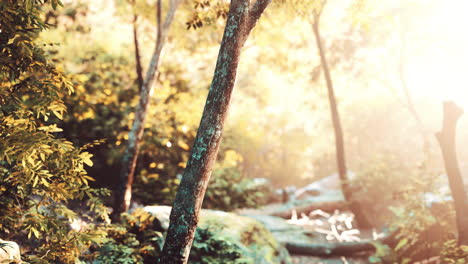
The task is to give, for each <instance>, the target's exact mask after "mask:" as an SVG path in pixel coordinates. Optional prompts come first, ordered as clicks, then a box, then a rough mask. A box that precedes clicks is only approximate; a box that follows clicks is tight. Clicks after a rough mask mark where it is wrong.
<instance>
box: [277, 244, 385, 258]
mask: <svg viewBox="0 0 468 264" xmlns="http://www.w3.org/2000/svg"><path fill="white" fill-rule="evenodd" d="M374 242H375V243H376V242H377V241H356V242H335V243H326V244H304V243H295V242H286V243H285V245H284V246H285V247H286V249H287V250H288V251H289V253H290V254H291V255H306V256H317V257H331V256H352V255H356V254H358V253H361V254H362V253H364V252H372V251H374V250H375V246H374V244H373V243H374Z"/></svg>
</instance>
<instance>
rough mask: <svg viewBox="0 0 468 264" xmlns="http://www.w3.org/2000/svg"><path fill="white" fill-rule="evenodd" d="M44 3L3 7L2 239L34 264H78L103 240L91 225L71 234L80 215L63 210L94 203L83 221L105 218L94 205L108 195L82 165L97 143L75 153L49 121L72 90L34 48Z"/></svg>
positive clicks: (39, 49) (0, 10) (61, 111)
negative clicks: (73, 204)
mask: <svg viewBox="0 0 468 264" xmlns="http://www.w3.org/2000/svg"><path fill="white" fill-rule="evenodd" d="M45 2H47V1H3V2H2V3H1V4H0V13H1V14H2V16H0V50H1V51H2V52H1V53H0V61H1V62H2V63H1V64H0V197H1V200H0V207H1V208H2V210H1V212H0V236H1V237H3V238H7V239H10V240H15V241H21V242H22V243H21V246H22V247H23V249H25V251H26V252H27V254H28V256H27V257H26V259H27V260H28V261H30V262H31V263H50V262H60V263H73V262H74V261H75V260H77V259H78V257H79V256H80V255H81V253H82V252H83V251H85V250H87V248H88V247H89V246H90V245H91V244H94V243H98V244H99V243H102V242H103V239H104V238H105V235H106V234H105V232H104V231H103V230H102V229H101V228H98V227H96V226H94V225H92V224H90V225H88V226H87V227H84V228H82V229H80V230H76V229H73V228H71V226H70V223H71V221H72V220H74V219H77V218H79V217H80V215H78V214H77V213H75V212H73V211H72V210H71V209H70V208H69V207H67V206H66V205H65V204H66V203H67V202H69V201H71V200H77V201H83V200H84V199H85V198H92V199H90V200H89V202H88V204H87V205H88V206H89V207H88V208H89V210H90V212H91V213H90V214H86V215H85V216H84V217H86V216H88V217H90V218H93V217H95V216H98V217H100V218H102V219H103V220H107V214H106V210H105V209H104V208H103V206H102V204H101V203H100V200H99V199H96V196H99V195H100V194H103V192H102V191H100V190H93V189H91V188H90V187H89V186H88V181H92V180H93V179H92V178H91V177H89V176H88V175H87V173H86V170H85V165H88V166H91V165H92V164H93V163H92V161H91V159H90V158H91V157H92V155H91V154H90V153H88V152H86V151H85V149H86V148H88V147H91V146H92V144H91V145H87V146H86V145H85V146H83V147H81V148H77V147H75V146H74V145H73V144H72V143H71V142H69V141H66V140H64V139H61V138H58V137H57V136H56V135H57V134H56V133H57V132H60V131H61V129H60V128H59V127H57V125H56V124H55V123H53V122H52V119H54V118H56V119H62V118H63V115H64V113H65V110H66V107H65V104H64V102H63V101H62V98H63V97H64V96H65V95H66V94H69V93H71V92H72V91H73V85H72V83H71V81H70V80H69V79H68V78H67V76H65V75H64V74H63V73H62V72H61V71H60V70H58V69H57V68H56V67H55V66H54V65H53V64H52V63H51V62H50V59H49V58H48V56H47V55H46V53H45V51H44V46H45V45H41V44H38V43H37V41H36V37H37V35H38V34H39V33H40V32H41V31H43V30H45V29H46V28H47V27H46V25H45V23H44V21H43V20H42V19H41V8H42V6H44V5H45ZM49 3H50V4H51V5H52V7H53V8H55V7H56V6H57V5H59V4H61V3H60V1H57V0H52V1H49ZM81 217H83V215H81Z"/></svg>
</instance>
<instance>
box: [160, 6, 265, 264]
mask: <svg viewBox="0 0 468 264" xmlns="http://www.w3.org/2000/svg"><path fill="white" fill-rule="evenodd" d="M270 1H271V0H257V1H256V2H255V3H254V4H252V5H250V3H249V2H250V1H249V0H232V1H231V4H230V8H229V13H228V17H227V22H226V28H225V31H224V36H223V40H222V42H221V48H220V51H219V54H218V60H217V63H216V68H215V72H214V77H213V81H212V83H211V87H210V91H209V93H208V98H207V100H206V104H205V109H204V111H203V115H202V118H201V121H200V126H199V128H198V132H197V136H196V138H195V143H194V145H193V147H192V150H191V155H190V158H189V160H188V162H187V166H186V168H185V170H184V173H183V176H182V180H181V182H180V185H179V189H178V191H177V194H176V197H175V200H174V204H173V207H172V211H171V216H170V225H169V228H168V231H167V236H166V241H165V243H164V248H163V254H162V257H161V259H160V260H159V263H161V264H162V263H171V264H184V263H187V261H188V257H189V253H190V248H191V246H192V242H193V238H194V236H195V229H196V227H197V224H198V217H199V212H200V208H201V205H202V202H203V197H204V195H205V191H206V188H207V186H208V181H209V179H210V175H211V171H212V168H213V165H214V163H215V160H216V156H217V153H218V148H219V143H220V140H221V135H222V133H223V126H224V120H225V118H226V114H227V110H228V107H229V102H230V98H231V93H232V90H233V87H234V83H235V80H236V72H237V65H238V62H239V56H240V53H241V48H242V46H243V45H244V43H245V40H246V39H247V36H248V34H249V33H250V31H251V29H252V28H253V27H254V26H255V24H256V21H257V20H258V18H259V17H260V15H261V14H262V12H263V10H264V9H265V8H266V7H267V5H268V4H269V3H270Z"/></svg>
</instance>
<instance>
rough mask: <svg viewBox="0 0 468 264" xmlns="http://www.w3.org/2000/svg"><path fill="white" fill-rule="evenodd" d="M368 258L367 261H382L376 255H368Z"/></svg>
mask: <svg viewBox="0 0 468 264" xmlns="http://www.w3.org/2000/svg"><path fill="white" fill-rule="evenodd" d="M368 260H369V263H381V262H382V260H381V259H380V258H379V257H376V256H370V257H369V258H368Z"/></svg>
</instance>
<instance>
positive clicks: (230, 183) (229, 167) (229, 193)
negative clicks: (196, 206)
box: [203, 150, 268, 211]
mask: <svg viewBox="0 0 468 264" xmlns="http://www.w3.org/2000/svg"><path fill="white" fill-rule="evenodd" d="M223 156H224V160H222V161H219V160H218V164H217V166H216V168H215V169H214V171H213V175H212V176H211V179H210V184H209V186H208V188H207V191H206V194H205V200H204V203H203V206H204V207H205V208H211V209H218V210H223V211H231V210H234V209H238V208H247V207H250V208H251V207H258V206H261V205H262V204H263V203H264V202H265V201H264V199H263V198H264V196H265V192H266V191H267V189H268V186H267V182H266V181H262V179H252V178H247V177H245V175H242V172H241V171H240V170H239V166H238V163H240V162H242V156H240V155H239V154H238V153H236V152H235V151H233V150H228V151H226V152H225V153H224V155H223ZM263 180H264V179H263Z"/></svg>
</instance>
